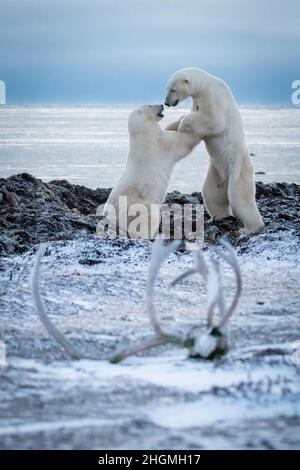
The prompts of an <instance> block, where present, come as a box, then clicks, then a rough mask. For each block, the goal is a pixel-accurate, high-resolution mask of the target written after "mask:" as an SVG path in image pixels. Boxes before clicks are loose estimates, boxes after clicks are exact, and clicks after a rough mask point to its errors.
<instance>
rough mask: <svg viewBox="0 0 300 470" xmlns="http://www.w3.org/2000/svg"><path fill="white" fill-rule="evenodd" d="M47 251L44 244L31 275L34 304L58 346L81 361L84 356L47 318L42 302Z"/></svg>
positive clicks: (38, 253)
mask: <svg viewBox="0 0 300 470" xmlns="http://www.w3.org/2000/svg"><path fill="white" fill-rule="evenodd" d="M45 251H46V244H42V245H41V246H40V248H39V249H38V252H37V255H36V259H35V263H34V267H33V270H32V274H31V282H30V286H31V293H32V298H33V303H34V306H35V309H36V311H37V314H38V315H39V317H40V319H41V322H42V323H43V325H44V327H45V328H46V330H47V331H48V333H49V334H50V335H51V336H53V338H55V340H56V341H57V342H58V344H59V345H60V346H61V347H62V348H63V349H64V350H65V351H66V352H67V353H68V354H69V355H70V356H71V357H72V358H73V359H81V358H83V357H84V355H83V354H82V353H81V352H80V351H78V350H77V349H76V348H75V347H74V346H73V345H72V344H71V343H70V341H69V340H68V339H67V338H66V337H65V336H64V335H63V333H61V332H60V331H59V330H58V329H57V328H56V326H55V325H53V323H52V322H51V320H50V319H49V318H48V317H47V314H46V311H45V308H44V304H43V301H42V297H41V294H40V289H39V281H40V264H41V258H42V256H43V255H44V254H45Z"/></svg>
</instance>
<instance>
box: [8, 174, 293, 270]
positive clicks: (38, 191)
mask: <svg viewBox="0 0 300 470" xmlns="http://www.w3.org/2000/svg"><path fill="white" fill-rule="evenodd" d="M3 187H5V189H6V191H8V192H9V193H10V194H12V195H13V197H14V198H15V199H16V201H17V205H16V206H14V205H12V204H11V203H10V202H9V201H7V200H6V197H5V195H4V197H3V199H2V201H1V204H0V256H5V255H9V254H14V253H23V252H25V251H27V250H28V249H30V248H31V247H32V245H34V244H38V243H41V242H46V241H49V240H71V239H78V238H82V237H87V236H90V235H91V234H92V235H94V234H95V233H96V225H97V223H98V220H99V219H98V217H97V216H96V209H97V207H98V206H99V205H100V204H104V203H105V202H106V200H107V198H108V196H109V194H110V191H111V189H95V190H93V189H90V188H86V187H85V186H79V185H75V184H71V183H69V182H68V181H66V180H55V181H51V182H50V183H44V182H43V181H41V180H39V179H37V178H34V177H33V176H32V175H30V174H28V173H22V174H20V175H14V176H11V177H10V178H7V179H3V178H0V188H3ZM256 191H257V193H256V195H257V203H258V206H259V209H260V211H261V214H262V217H263V218H264V220H265V223H266V229H265V233H267V234H268V233H270V234H272V233H274V232H280V231H286V230H293V233H294V234H296V235H298V236H300V217H299V213H300V186H299V185H297V184H294V183H292V184H288V183H270V184H263V183H261V182H257V183H256ZM1 194H3V193H2V192H1ZM165 202H166V203H167V204H169V205H171V204H179V205H181V206H182V205H183V204H192V205H193V206H194V205H195V204H202V203H203V199H202V195H201V193H200V192H193V193H192V194H181V193H180V192H179V191H173V192H171V193H168V194H167V197H166V201H165ZM193 217H194V215H192V219H193ZM208 219H209V215H208V214H207V213H206V212H205V221H208ZM240 227H241V224H240V223H239V221H238V220H237V219H236V218H235V217H227V218H226V219H224V220H221V221H218V222H213V223H209V224H207V223H206V224H205V237H206V242H207V243H213V242H214V241H215V240H216V239H218V238H219V237H220V236H224V235H225V236H226V237H227V238H228V239H229V240H230V241H231V242H232V243H233V244H234V245H236V246H240V247H241V248H242V249H243V244H244V243H245V241H244V240H245V239H246V238H247V237H241V236H240V232H239V229H240ZM116 243H118V241H117V240H116ZM120 243H121V242H120ZM87 258H88V257H87ZM92 262H93V261H92ZM97 262H99V261H97Z"/></svg>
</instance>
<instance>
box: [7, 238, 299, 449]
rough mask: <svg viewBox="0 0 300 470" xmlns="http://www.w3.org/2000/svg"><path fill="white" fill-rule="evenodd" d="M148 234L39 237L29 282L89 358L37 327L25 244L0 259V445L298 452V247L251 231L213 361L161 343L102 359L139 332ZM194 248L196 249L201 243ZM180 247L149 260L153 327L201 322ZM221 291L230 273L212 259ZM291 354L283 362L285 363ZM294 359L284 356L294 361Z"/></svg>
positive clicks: (144, 331) (142, 331) (187, 256)
mask: <svg viewBox="0 0 300 470" xmlns="http://www.w3.org/2000/svg"><path fill="white" fill-rule="evenodd" d="M150 251H151V243H150V242H134V241H111V242H107V241H101V240H99V239H97V238H95V237H93V236H90V237H88V238H87V239H84V240H76V241H65V242H64V241H63V242H50V243H49V246H48V250H47V253H46V256H45V257H44V258H43V262H42V282H41V290H42V294H43V298H44V300H45V304H46V307H47V311H48V313H49V315H50V317H51V319H52V320H53V322H54V323H55V324H56V325H57V326H58V327H59V328H60V329H61V330H62V331H64V332H65V334H66V335H67V336H68V338H69V339H70V340H71V341H72V342H73V343H74V344H76V345H77V346H79V347H80V348H81V349H82V350H84V351H85V353H86V354H88V355H90V356H92V357H96V358H99V359H96V360H81V361H71V360H69V359H68V358H67V357H66V356H65V354H64V353H63V352H62V351H61V350H60V348H59V347H58V346H57V345H56V344H55V342H54V341H53V340H52V339H51V338H50V337H49V336H48V334H47V333H46V332H45V330H44V328H43V326H42V325H41V323H40V321H39V318H38V317H37V315H36V313H35V311H34V308H33V305H32V299H31V295H30V291H29V285H28V281H29V273H30V269H31V267H32V264H33V259H34V252H33V251H29V252H28V253H26V254H24V255H19V256H10V257H7V258H2V259H1V269H0V309H1V329H0V335H1V336H0V339H2V340H3V341H5V343H6V345H7V366H6V367H5V368H3V367H2V369H0V448H1V449H7V448H16V449H21V448H26V449H32V448H35V449H37V448H56V449H70V448H73V449H80V448H84V449H95V448H98V449H112V448H114V449H116V448H120V449H128V448H135V449H159V448H161V449H163V448H169V449H179V448H181V449H201V448H208V449H213V448H225V449H228V448H289V449H292V448H299V445H300V364H299V365H297V364H296V363H294V362H297V357H298V356H300V354H299V355H298V356H297V354H296V353H295V350H296V348H297V343H295V341H297V340H300V328H299V325H300V309H299V278H300V268H299V246H298V242H297V239H296V238H295V237H293V236H292V235H291V233H290V232H289V231H286V232H280V233H279V234H278V233H277V234H274V239H273V240H272V241H271V242H270V234H269V235H268V236H266V237H264V235H263V234H261V235H259V236H255V237H252V238H251V239H250V241H249V244H248V249H247V251H246V252H243V254H241V253H238V257H239V261H240V266H241V270H242V275H243V284H244V286H243V293H242V298H241V301H240V304H239V306H238V309H237V310H236V312H235V313H234V316H233V317H232V319H231V321H230V325H229V330H230V346H231V349H230V351H229V353H228V354H227V356H225V357H224V358H223V359H221V360H218V361H214V362H203V361H197V360H191V359H187V353H186V351H185V350H183V349H178V348H176V347H172V346H165V347H160V348H156V349H153V350H150V351H148V352H147V353H145V354H144V355H142V356H137V357H132V358H130V359H127V360H126V361H124V362H123V363H121V364H118V365H113V364H110V363H109V362H108V360H107V359H108V358H109V357H110V356H111V355H112V354H113V353H114V352H115V351H117V350H118V349H119V348H122V347H124V346H125V345H130V344H131V345H132V344H134V343H135V342H138V341H139V340H141V339H142V338H145V337H147V336H148V335H150V334H151V330H150V326H149V323H148V319H147V316H146V313H145V308H144V291H145V285H146V276H147V269H148V265H149V255H150ZM206 255H207V252H206ZM191 263H192V255H191V253H190V252H185V253H174V254H172V255H171V256H170V257H169V258H168V259H167V261H166V262H165V264H164V265H163V267H162V270H161V272H160V276H159V279H158V281H157V288H156V305H157V311H158V314H159V316H160V318H161V320H162V322H163V325H164V328H165V330H167V331H169V332H177V333H179V332H187V331H188V330H189V329H190V328H191V327H192V326H194V325H196V324H197V323H199V324H200V325H203V328H204V325H205V312H206V292H205V287H204V285H203V282H202V280H201V279H200V277H197V276H194V277H190V278H189V279H187V280H185V281H183V282H182V283H181V284H179V285H177V286H175V287H170V281H171V280H172V279H173V278H174V277H175V276H176V275H177V274H180V273H181V272H183V271H184V270H185V269H187V268H188V267H190V266H191ZM223 272H224V276H225V285H226V291H227V292H228V295H229V296H230V294H232V290H233V274H232V272H231V271H230V269H229V268H228V267H227V266H226V265H224V266H223ZM292 358H294V361H293V360H292ZM295 359H296V360H295Z"/></svg>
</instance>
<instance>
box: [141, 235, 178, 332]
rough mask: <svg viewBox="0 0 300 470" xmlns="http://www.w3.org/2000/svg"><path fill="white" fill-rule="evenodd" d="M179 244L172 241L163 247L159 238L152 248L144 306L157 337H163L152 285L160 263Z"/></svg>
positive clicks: (161, 239) (176, 241)
mask: <svg viewBox="0 0 300 470" xmlns="http://www.w3.org/2000/svg"><path fill="white" fill-rule="evenodd" d="M179 244H180V240H173V241H172V242H171V243H169V244H168V245H164V243H163V238H162V237H159V238H157V239H156V240H155V241H154V242H153V246H152V254H151V263H150V268H149V273H148V279H147V288H146V306H147V312H148V315H149V319H150V322H151V325H152V327H153V329H154V332H155V335H156V336H157V337H161V336H163V335H164V333H163V331H162V329H161V327H160V325H159V323H158V320H157V316H156V312H155V308H154V300H153V293H154V285H155V281H156V278H157V275H158V273H159V270H160V267H161V265H162V263H163V262H164V261H165V259H166V258H167V257H168V255H169V254H170V253H172V252H173V251H174V250H175V249H176V248H177V246H178V245H179Z"/></svg>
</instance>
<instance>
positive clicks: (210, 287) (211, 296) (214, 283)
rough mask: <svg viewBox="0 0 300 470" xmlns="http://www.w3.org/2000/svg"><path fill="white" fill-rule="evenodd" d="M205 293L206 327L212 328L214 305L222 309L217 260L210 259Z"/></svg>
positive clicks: (222, 302)
mask: <svg viewBox="0 0 300 470" xmlns="http://www.w3.org/2000/svg"><path fill="white" fill-rule="evenodd" d="M206 285H207V293H208V312H207V326H208V328H212V327H213V314H214V309H215V307H216V305H218V306H219V308H222V306H223V305H224V301H223V292H222V285H221V275H220V265H219V262H218V260H216V259H215V258H211V266H210V269H209V270H208V273H207V280H206Z"/></svg>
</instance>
